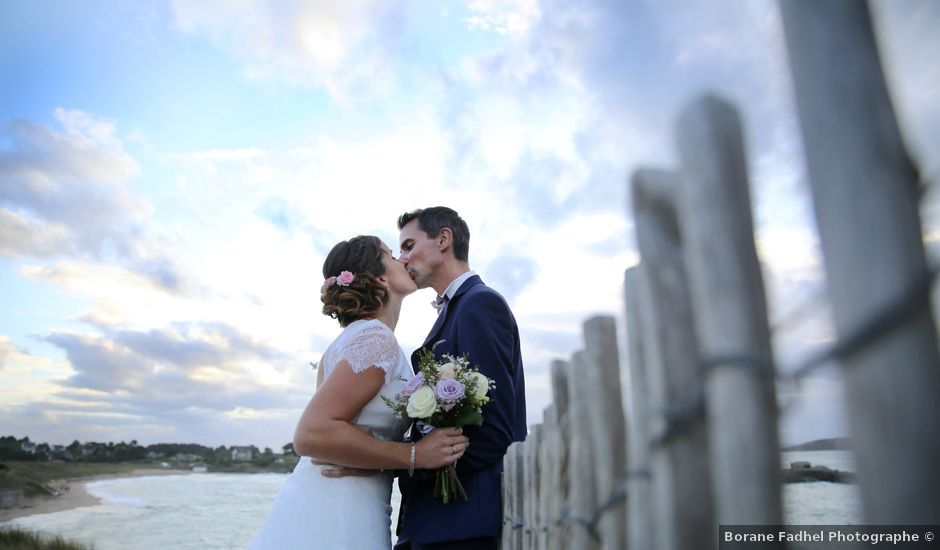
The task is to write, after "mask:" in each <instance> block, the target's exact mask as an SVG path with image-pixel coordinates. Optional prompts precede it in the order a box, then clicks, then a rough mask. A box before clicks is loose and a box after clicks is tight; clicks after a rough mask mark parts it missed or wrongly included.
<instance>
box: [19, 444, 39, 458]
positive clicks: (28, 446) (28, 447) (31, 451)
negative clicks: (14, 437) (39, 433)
mask: <svg viewBox="0 0 940 550" xmlns="http://www.w3.org/2000/svg"><path fill="white" fill-rule="evenodd" d="M21 447H22V448H23V450H24V451H26V452H27V453H29V454H31V455H33V454H36V444H35V443H33V442H32V441H27V442H26V443H23V444H22V445H21Z"/></svg>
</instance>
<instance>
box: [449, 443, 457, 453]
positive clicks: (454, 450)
mask: <svg viewBox="0 0 940 550" xmlns="http://www.w3.org/2000/svg"><path fill="white" fill-rule="evenodd" d="M450 454H452V455H455V454H457V448H456V447H454V446H453V445H451V446H450Z"/></svg>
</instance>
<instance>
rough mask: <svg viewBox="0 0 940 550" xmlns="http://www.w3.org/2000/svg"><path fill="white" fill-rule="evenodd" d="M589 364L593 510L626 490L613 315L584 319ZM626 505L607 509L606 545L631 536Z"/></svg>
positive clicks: (602, 531)
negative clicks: (627, 522)
mask: <svg viewBox="0 0 940 550" xmlns="http://www.w3.org/2000/svg"><path fill="white" fill-rule="evenodd" d="M584 349H585V351H584V359H585V361H584V368H583V370H581V376H582V377H583V378H584V382H585V386H586V388H587V395H586V396H585V398H586V399H587V403H588V409H587V411H588V415H589V416H588V423H589V429H590V430H591V439H592V443H591V448H592V449H593V451H594V452H593V459H594V462H593V468H594V498H595V500H594V509H595V510H598V509H600V508H601V507H602V506H604V505H605V504H606V503H607V502H608V501H609V500H610V499H611V498H612V497H614V496H616V493H617V492H618V491H620V490H621V489H623V485H622V483H623V479H624V478H623V472H624V469H625V468H626V463H627V461H626V456H625V454H626V443H625V442H624V440H625V437H626V429H625V428H624V420H623V398H622V397H621V395H620V354H619V353H618V351H617V325H616V324H615V322H614V318H613V317H608V316H597V317H592V318H591V319H588V320H587V321H586V322H585V323H584ZM624 510H625V505H624V503H623V502H621V503H620V504H618V505H617V506H616V507H615V508H613V509H610V510H607V511H606V512H603V514H602V515H601V516H600V518H599V522H598V533H599V535H600V537H601V541H602V546H603V547H604V548H623V547H624V545H625V540H626V529H625V527H626V526H625V525H624V523H625V521H624V520H625V519H626V513H625V511H624Z"/></svg>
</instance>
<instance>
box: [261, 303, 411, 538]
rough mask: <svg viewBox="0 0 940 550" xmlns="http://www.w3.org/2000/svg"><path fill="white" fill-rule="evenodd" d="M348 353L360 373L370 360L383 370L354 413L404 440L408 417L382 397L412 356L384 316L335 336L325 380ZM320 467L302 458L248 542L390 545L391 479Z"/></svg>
mask: <svg viewBox="0 0 940 550" xmlns="http://www.w3.org/2000/svg"><path fill="white" fill-rule="evenodd" d="M342 359H346V360H347V361H349V364H350V365H351V366H352V368H353V370H354V371H355V372H362V371H363V370H365V369H367V368H370V367H378V368H381V369H383V370H384V371H385V385H384V386H382V389H381V390H380V392H379V395H376V396H375V398H374V399H372V401H370V402H369V403H368V404H367V405H366V406H365V407H364V408H363V409H362V411H361V412H360V413H359V415H358V416H357V417H356V418H355V419H354V420H353V423H354V424H357V425H360V426H368V427H369V428H371V429H372V434H373V436H375V437H376V438H379V439H385V440H398V441H400V440H402V438H403V436H404V433H405V430H406V428H407V427H408V425H407V422H406V421H403V420H401V419H399V418H396V417H395V415H394V414H393V413H392V410H391V409H390V408H389V407H388V406H387V405H386V404H385V402H384V401H382V398H381V397H380V396H382V395H384V396H385V397H388V398H392V397H394V396H395V394H397V393H398V392H399V391H401V389H402V388H403V387H404V385H405V382H404V380H402V379H405V380H407V379H408V378H410V377H411V376H412V374H413V371H412V368H411V363H410V362H409V361H408V358H407V357H405V353H404V352H403V351H402V349H401V347H400V346H399V345H398V341H397V340H396V339H395V335H394V333H392V331H391V330H390V329H389V328H388V327H387V326H386V325H384V324H383V323H382V322H381V321H377V320H374V319H373V320H359V321H355V322H353V323H351V324H350V325H349V326H347V327H346V329H345V330H343V332H342V333H341V334H340V335H339V337H337V338H336V340H334V341H333V343H332V344H331V345H330V347H329V348H327V350H326V352H325V353H324V354H323V358H322V359H321V361H320V368H322V369H326V370H325V371H324V373H323V375H324V379H325V377H326V376H329V375H330V372H331V371H332V370H333V368H334V367H335V366H336V364H337V363H339V361H340V360H342ZM322 468H324V467H323V466H316V465H314V464H313V463H312V462H311V460H310V458H309V457H302V458H301V459H300V462H298V463H297V466H296V467H295V468H294V471H293V473H291V475H290V476H289V477H288V478H287V481H285V482H284V486H283V487H281V491H280V493H278V495H277V498H275V500H274V504H273V505H272V507H271V511H270V512H269V513H268V517H267V519H266V520H265V522H264V525H263V526H262V527H261V530H260V531H258V534H257V535H256V536H255V539H254V540H253V541H252V542H251V545H250V546H249V548H250V549H251V550H261V549H265V550H268V549H278V550H281V549H284V550H290V549H294V548H297V549H302V548H322V549H343V548H349V549H355V550H360V549H363V550H370V549H387V548H391V545H392V542H391V525H390V524H391V519H390V517H391V510H392V508H391V504H390V500H391V492H392V478H391V477H390V476H388V475H386V474H383V473H376V474H375V475H372V476H369V477H355V476H353V477H344V478H339V479H332V478H327V477H323V476H322V475H321V474H320V470H321V469H322Z"/></svg>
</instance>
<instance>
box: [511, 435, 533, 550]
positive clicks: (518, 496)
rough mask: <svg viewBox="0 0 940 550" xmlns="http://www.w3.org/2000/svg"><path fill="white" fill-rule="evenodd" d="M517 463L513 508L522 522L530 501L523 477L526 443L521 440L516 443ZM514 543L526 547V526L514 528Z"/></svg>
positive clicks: (517, 518)
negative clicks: (527, 500) (527, 499)
mask: <svg viewBox="0 0 940 550" xmlns="http://www.w3.org/2000/svg"><path fill="white" fill-rule="evenodd" d="M513 461H514V463H515V466H514V470H515V472H516V473H515V475H514V476H513V484H512V486H513V488H514V490H513V510H515V514H516V515H515V519H516V520H517V521H519V523H520V524H524V523H525V518H526V508H527V507H528V505H529V503H527V502H526V501H525V478H524V477H523V472H524V470H525V443H524V442H520V443H519V444H518V445H516V454H515V456H514V457H513ZM512 541H513V545H512V547H513V548H515V549H517V550H522V549H523V548H525V528H524V527H522V526H516V528H515V529H513V535H512Z"/></svg>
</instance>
